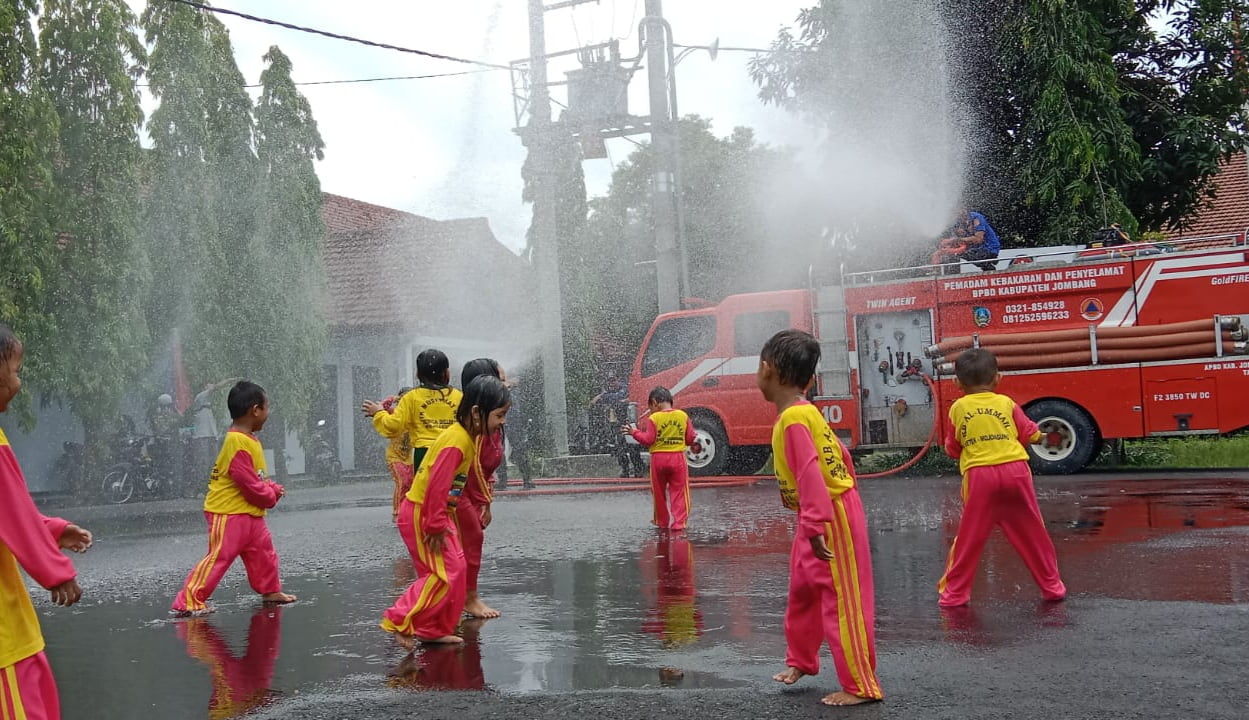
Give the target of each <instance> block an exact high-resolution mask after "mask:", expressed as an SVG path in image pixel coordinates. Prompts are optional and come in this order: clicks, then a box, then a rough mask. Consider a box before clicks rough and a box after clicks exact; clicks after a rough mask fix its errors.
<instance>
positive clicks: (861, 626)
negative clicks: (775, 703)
mask: <svg viewBox="0 0 1249 720" xmlns="http://www.w3.org/2000/svg"><path fill="white" fill-rule="evenodd" d="M824 540H825V542H826V543H827V544H828V549H829V550H831V551H832V553H833V559H832V560H829V561H824V560H820V559H819V558H817V557H816V556H815V551H814V550H812V549H811V541H810V540H808V539H807V538H804V537H801V536H798V537H795V538H794V546H793V550H792V552H791V553H790V556H789V603H788V604H787V605H786V607H785V642H786V645H787V649H786V654H785V664H786V665H788V666H789V667H793V668H797V669H799V670H801V671H802V672H804V673H806V674H807V675H815V674H816V673H818V672H819V671H820V646H821V645H823V644H824V641H825V640H827V641H828V647H829V649H830V650H831V651H832V654H833V664H834V665H835V666H836V668H837V679H838V680H839V681H840V682H841V687H842V689H843V690H845V691H846V692H848V693H851V694H853V695H858V696H860V697H869V698H882V697H884V694H883V693H882V692H881V689H880V682H879V681H878V680H877V678H876V630H875V623H876V608H875V595H874V592H873V587H872V556H871V550H870V549H869V547H868V542H867V518H866V516H865V515H864V512H863V503H862V502H861V501H860V500H859V493H858V491H857V490H855V489H853V488H851V489H850V490H847V491H845V492H843V493H842V494H841V495H839V496H837V497H834V498H833V521H832V522H831V523H827V524H826V525H825V529H824Z"/></svg>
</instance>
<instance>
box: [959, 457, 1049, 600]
mask: <svg viewBox="0 0 1249 720" xmlns="http://www.w3.org/2000/svg"><path fill="white" fill-rule="evenodd" d="M996 526H1001V528H1002V533H1003V534H1004V535H1006V540H1007V541H1008V542H1010V544H1011V546H1012V547H1014V548H1015V552H1017V553H1019V556H1020V557H1022V558H1023V561H1024V564H1025V565H1027V566H1028V571H1029V572H1031V573H1032V579H1033V580H1035V581H1036V584H1037V585H1038V586H1039V587H1040V588H1041V594H1042V595H1043V596H1044V597H1045V599H1046V600H1061V599H1063V598H1064V597H1066V596H1067V588H1066V586H1064V585H1063V581H1062V579H1061V578H1060V577H1059V576H1058V557H1057V555H1056V554H1055V553H1054V543H1053V541H1052V540H1050V536H1049V533H1048V532H1047V531H1046V530H1045V520H1044V519H1042V518H1041V509H1040V508H1039V507H1037V502H1036V490H1035V489H1033V487H1032V471H1031V470H1029V469H1028V463H1027V462H1025V461H1023V460H1020V461H1017V462H1012V463H1006V464H1005V465H987V466H984V467H975V468H971V469H969V470H968V471H967V475H966V477H965V478H964V479H963V518H962V520H960V521H959V524H958V535H956V536H955V538H954V543H953V544H952V545H951V546H950V557H949V560H948V562H947V564H946V569H945V575H943V576H942V577H941V581H940V582H939V583H937V591H938V592H940V593H941V597H940V600H939V601H938V602H939V604H940V605H943V606H946V607H953V606H958V605H966V604H967V603H969V602H971V586H972V583H973V582H974V581H975V579H976V565H977V564H978V563H979V562H980V553H981V552H982V551H983V550H984V544H985V541H987V540H988V539H989V533H991V532H993V528H994V527H996Z"/></svg>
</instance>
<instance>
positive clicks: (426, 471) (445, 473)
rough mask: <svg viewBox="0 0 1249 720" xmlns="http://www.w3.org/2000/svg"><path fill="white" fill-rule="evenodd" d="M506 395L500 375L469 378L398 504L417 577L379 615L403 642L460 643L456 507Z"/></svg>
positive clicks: (461, 564) (461, 582)
mask: <svg viewBox="0 0 1249 720" xmlns="http://www.w3.org/2000/svg"><path fill="white" fill-rule="evenodd" d="M509 400H510V396H509V394H508V391H507V386H506V385H504V384H503V382H502V381H501V380H499V379H498V378H494V377H490V376H482V377H479V378H477V379H476V380H473V381H472V382H471V383H469V385H468V387H467V388H466V389H465V393H464V398H463V401H462V402H461V403H460V407H459V408H458V409H457V410H456V413H455V422H454V423H452V425H451V427H449V428H447V429H446V430H445V431H443V433H442V434H441V435H439V436H438V440H437V441H435V442H434V444H433V446H432V447H430V449H429V452H428V453H426V454H425V459H424V460H422V461H421V465H420V467H419V468H418V469H417V471H416V479H415V480H413V481H412V488H411V489H410V490H408V494H407V496H406V497H405V498H404V500H403V503H402V504H401V505H400V506H399V535H400V536H401V537H402V538H403V542H404V544H406V545H407V546H408V552H409V553H410V554H411V555H412V564H413V565H414V566H415V567H416V582H414V583H412V584H411V585H410V586H408V589H407V590H406V591H404V593H403V595H401V596H399V599H398V600H396V601H395V604H394V605H392V606H391V607H390V608H389V609H387V610H386V612H384V613H383V614H382V629H383V630H385V631H387V632H391V633H394V634H395V635H396V637H397V638H398V639H399V642H400V643H401V644H402V645H404V646H405V647H409V648H410V647H411V646H412V645H413V644H414V642H415V641H420V642H425V643H459V642H464V639H463V638H461V637H459V636H458V635H455V634H454V633H455V629H456V626H457V625H458V624H459V622H460V615H461V614H462V613H463V612H464V601H465V595H464V593H465V577H464V575H465V560H464V551H463V549H462V548H461V546H460V537H459V534H458V532H457V531H456V527H455V521H454V517H455V514H456V506H457V505H458V501H459V499H460V497H461V495H462V492H463V488H464V484H465V482H466V480H467V476H468V470H469V467H471V466H472V465H473V464H475V463H477V461H478V458H477V441H478V439H479V438H481V437H482V436H483V435H489V434H491V433H495V432H498V430H499V428H501V427H502V426H503V423H504V421H505V420H506V418H507V408H508V402H509Z"/></svg>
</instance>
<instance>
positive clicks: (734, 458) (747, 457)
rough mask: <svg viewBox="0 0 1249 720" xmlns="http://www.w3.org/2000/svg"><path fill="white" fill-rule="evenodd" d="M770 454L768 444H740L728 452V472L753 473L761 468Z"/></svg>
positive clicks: (735, 473)
mask: <svg viewBox="0 0 1249 720" xmlns="http://www.w3.org/2000/svg"><path fill="white" fill-rule="evenodd" d="M771 456H772V448H771V446H769V445H742V446H741V447H735V448H732V449H731V450H730V452H729V472H730V473H732V474H734V475H754V474H755V473H757V472H759V471H760V470H762V469H763V466H764V465H766V464H767V462H768V458H770V457H771Z"/></svg>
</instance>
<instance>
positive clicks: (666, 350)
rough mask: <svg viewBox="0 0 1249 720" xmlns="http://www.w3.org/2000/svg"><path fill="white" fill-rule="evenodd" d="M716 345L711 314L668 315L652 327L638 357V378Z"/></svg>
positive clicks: (699, 355) (708, 350) (703, 352)
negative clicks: (640, 370) (643, 352)
mask: <svg viewBox="0 0 1249 720" xmlns="http://www.w3.org/2000/svg"><path fill="white" fill-rule="evenodd" d="M715 345H716V318H715V316H714V315H689V316H685V317H674V318H668V319H667V320H664V321H663V322H662V323H660V324H659V325H658V326H656V327H655V332H654V333H652V334H651V339H650V343H649V344H648V345H647V346H646V352H645V354H644V355H643V356H642V377H650V376H652V375H655V374H656V373H661V372H663V371H664V370H670V369H672V368H674V367H676V366H677V365H680V364H681V363H686V362H689V361H690V360H694V359H695V358H698V357H701V356H702V355H705V354H707V353H709V352H711V349H712V348H714V347H715Z"/></svg>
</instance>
